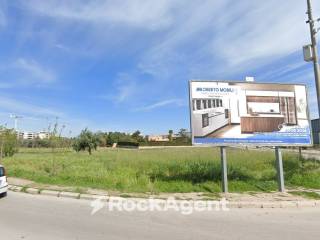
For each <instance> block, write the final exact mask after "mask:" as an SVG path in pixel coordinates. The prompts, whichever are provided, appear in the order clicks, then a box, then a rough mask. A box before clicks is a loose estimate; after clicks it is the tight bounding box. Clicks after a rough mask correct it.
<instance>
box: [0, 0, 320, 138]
mask: <svg viewBox="0 0 320 240" xmlns="http://www.w3.org/2000/svg"><path fill="white" fill-rule="evenodd" d="M313 2H314V15H315V17H320V3H319V2H318V1H313ZM305 13H306V1H305V0H290V1H289V0H287V1H279V0H268V1H265V0H255V1H252V0H239V1H234V0H207V1H206V0H193V1H191V0H190V1H186V0H184V1H182V0H181V1H179V0H176V1H175V0H157V1H153V0H101V1H98V0H91V1H89V0H85V1H81V0H77V1H73V0H68V1H53V0H52V1H51V0H46V1H43V0H28V1H22V0H21V1H19V0H16V1H12V0H7V1H6V0H2V1H1V2H0V124H2V125H3V124H5V123H7V125H8V126H9V127H13V120H11V119H10V118H9V115H10V113H13V114H17V115H21V116H23V119H21V120H20V121H19V128H20V129H23V130H35V131H36V130H42V129H45V128H47V126H48V125H49V124H50V122H53V121H54V119H55V117H58V118H59V122H60V124H61V125H62V124H65V125H66V130H65V131H66V132H68V133H69V131H72V133H71V134H72V135H74V134H77V133H78V132H79V131H80V130H81V129H83V128H84V127H89V128H90V129H92V130H102V131H114V130H118V131H129V132H131V131H134V130H136V129H140V130H141V131H142V132H143V133H145V134H153V133H166V132H167V131H168V129H173V130H178V129H179V128H189V115H188V114H189V110H188V80H190V79H212V80H244V78H245V76H254V77H255V79H256V81H257V82H284V83H304V84H307V85H308V87H309V101H310V108H311V116H312V118H315V117H317V110H316V97H315V96H316V95H315V89H314V88H315V87H314V76H313V68H312V64H311V63H306V62H304V61H303V56H302V46H303V45H305V44H308V43H309V42H310V35H309V29H308V25H307V24H306V23H305V21H306V19H307V15H306V14H305ZM318 38H319V37H318ZM66 132H65V134H66Z"/></svg>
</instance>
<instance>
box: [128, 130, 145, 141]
mask: <svg viewBox="0 0 320 240" xmlns="http://www.w3.org/2000/svg"><path fill="white" fill-rule="evenodd" d="M131 138H132V139H133V140H134V141H136V142H144V138H143V136H141V132H140V131H139V130H137V131H135V132H134V133H132V134H131Z"/></svg>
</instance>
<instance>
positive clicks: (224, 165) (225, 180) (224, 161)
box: [220, 147, 228, 193]
mask: <svg viewBox="0 0 320 240" xmlns="http://www.w3.org/2000/svg"><path fill="white" fill-rule="evenodd" d="M220 154H221V172H222V173H221V175H222V179H221V180H222V192H224V193H227V192H228V170H227V153H226V147H220Z"/></svg>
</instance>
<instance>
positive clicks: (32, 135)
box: [18, 131, 50, 140]
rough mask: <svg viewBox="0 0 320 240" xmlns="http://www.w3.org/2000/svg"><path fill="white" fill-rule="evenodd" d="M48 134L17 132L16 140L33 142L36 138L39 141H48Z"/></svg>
mask: <svg viewBox="0 0 320 240" xmlns="http://www.w3.org/2000/svg"><path fill="white" fill-rule="evenodd" d="M49 136H50V134H49V133H48V132H44V131H42V132H26V131H24V132H19V133H18V138H20V139H25V140H33V139H36V138H39V139H48V138H49Z"/></svg>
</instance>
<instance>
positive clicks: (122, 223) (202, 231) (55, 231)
mask: <svg viewBox="0 0 320 240" xmlns="http://www.w3.org/2000/svg"><path fill="white" fill-rule="evenodd" d="M91 210H92V208H91V206H90V201H86V200H75V199H62V198H60V199H58V198H55V197H46V196H41V195H37V196H35V195H29V194H25V193H14V192H9V194H8V197H6V198H2V199H0V239H6V240H11V239H19V240H20V239H41V240H46V239H55V240H59V239H68V240H69V239H85V240H88V239H90V240H93V239H108V240H109V239H111V240H112V239H137V240H143V239H148V240H150V239H183V240H185V239H197V240H198V239H228V240H231V239H241V240H242V239H255V240H256V239H282V240H285V239H290V240H292V239H299V240H300V239H303V240H308V239H319V238H320V210H319V209H312V208H310V209H306V210H301V209H300V210H299V209H291V210H290V209H270V210H265V209H231V210H230V211H229V212H202V213H193V214H191V215H181V214H180V213H177V212H174V211H169V212H130V213H128V212H110V211H107V209H106V208H104V209H103V210H101V211H99V212H97V213H96V214H95V215H91V214H90V213H91Z"/></svg>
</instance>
